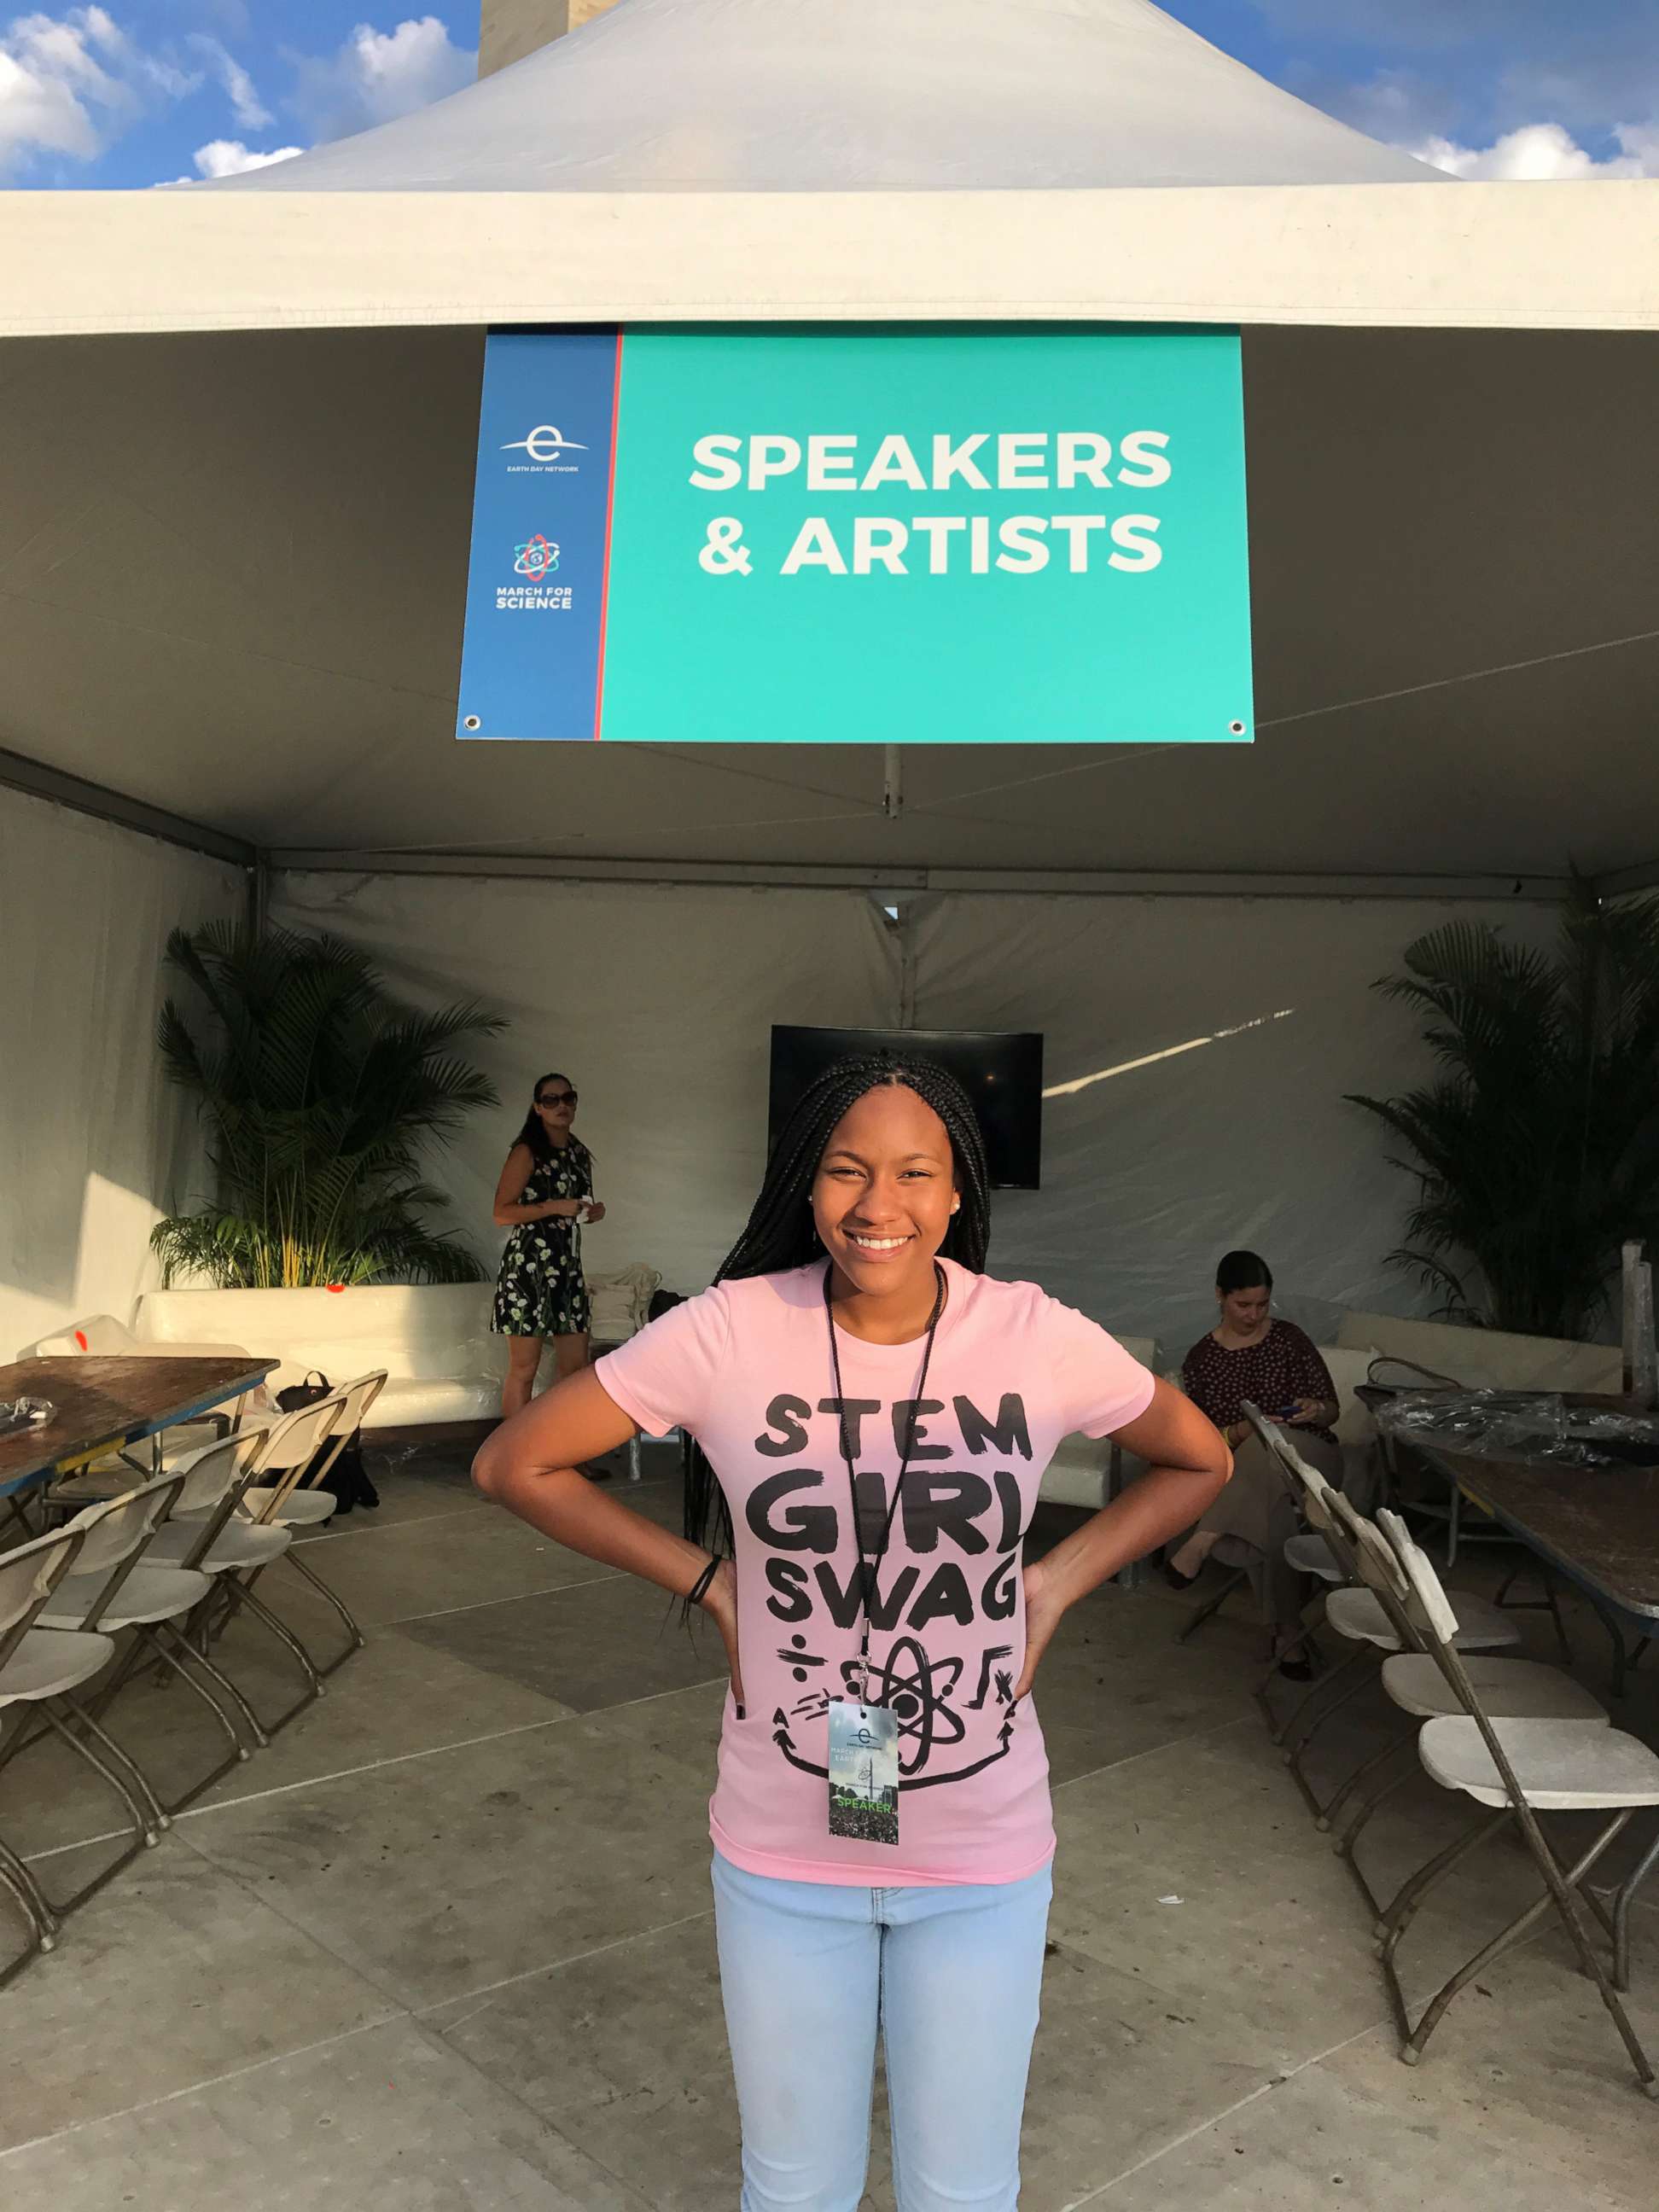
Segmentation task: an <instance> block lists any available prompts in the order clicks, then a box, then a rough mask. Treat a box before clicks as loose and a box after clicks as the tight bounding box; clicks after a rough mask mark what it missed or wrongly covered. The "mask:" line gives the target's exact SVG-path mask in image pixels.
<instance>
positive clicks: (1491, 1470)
mask: <svg viewBox="0 0 1659 2212" xmlns="http://www.w3.org/2000/svg"><path fill="white" fill-rule="evenodd" d="M1412 1444H1413V1449H1415V1450H1418V1451H1420V1452H1422V1453H1423V1454H1424V1455H1425V1456H1426V1457H1427V1458H1429V1459H1431V1460H1432V1461H1433V1462H1435V1464H1436V1465H1437V1467H1438V1468H1440V1470H1441V1472H1442V1473H1443V1474H1444V1475H1445V1476H1446V1478H1447V1479H1448V1480H1449V1481H1451V1482H1453V1483H1455V1485H1456V1486H1457V1487H1458V1488H1459V1489H1460V1490H1461V1491H1462V1492H1463V1495H1464V1496H1465V1497H1466V1498H1471V1499H1472V1500H1473V1501H1474V1504H1477V1505H1479V1506H1480V1507H1482V1508H1483V1509H1484V1510H1486V1512H1488V1513H1490V1514H1491V1515H1492V1518H1493V1520H1495V1521H1496V1522H1498V1524H1499V1525H1500V1526H1501V1527H1502V1528H1506V1529H1507V1530H1508V1531H1509V1533H1510V1535H1512V1536H1514V1537H1516V1538H1517V1539H1518V1540H1519V1541H1520V1542H1522V1543H1523V1544H1525V1545H1526V1546H1527V1547H1528V1550H1530V1551H1532V1552H1534V1553H1537V1555H1538V1557H1539V1558H1540V1559H1542V1560H1544V1561H1545V1562H1546V1563H1547V1565H1550V1566H1552V1567H1553V1568H1554V1569H1555V1570H1556V1571H1557V1573H1558V1574H1560V1575H1562V1576H1564V1577H1565V1578H1566V1580H1567V1581H1568V1582H1570V1583H1572V1584H1573V1585H1574V1587H1575V1588H1576V1589H1579V1590H1582V1591H1583V1595H1584V1596H1585V1597H1586V1598H1587V1599H1588V1600H1589V1603H1590V1605H1591V1607H1593V1609H1594V1610H1595V1614H1596V1616H1597V1618H1598V1619H1599V1620H1601V1624H1602V1626H1604V1627H1605V1628H1606V1630H1607V1633H1608V1635H1609V1636H1610V1637H1611V1638H1612V1639H1613V1692H1614V1694H1615V1695H1622V1694H1623V1692H1624V1686H1625V1669H1626V1666H1627V1665H1628V1664H1629V1663H1630V1660H1631V1656H1632V1654H1631V1653H1630V1651H1629V1650H1627V1648H1626V1640H1625V1639H1626V1636H1627V1635H1628V1636H1630V1637H1632V1638H1634V1639H1635V1641H1636V1646H1637V1650H1638V1652H1639V1651H1640V1650H1641V1647H1642V1645H1643V1644H1645V1643H1646V1642H1647V1641H1648V1640H1649V1638H1651V1637H1654V1636H1659V1467H1629V1466H1622V1465H1617V1466H1613V1467H1563V1466H1559V1465H1552V1464H1551V1463H1550V1462H1547V1461H1537V1460H1513V1459H1480V1458H1476V1457H1474V1456H1473V1455H1471V1454H1469V1453H1467V1452H1457V1451H1449V1450H1447V1449H1445V1448H1444V1446H1443V1445H1440V1444H1436V1443H1429V1442H1428V1441H1426V1439H1425V1438H1424V1437H1421V1436H1414V1437H1413V1438H1412Z"/></svg>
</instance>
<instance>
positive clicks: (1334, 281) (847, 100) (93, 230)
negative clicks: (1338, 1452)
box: [0, 0, 1659, 335]
mask: <svg viewBox="0 0 1659 2212" xmlns="http://www.w3.org/2000/svg"><path fill="white" fill-rule="evenodd" d="M1424 185H1438V186H1440V187H1441V189H1438V190H1436V191H1425V190H1422V189H1420V187H1421V186H1424ZM1656 249H1659V184H1651V183H1644V182H1629V183H1620V184H1608V185H1601V186H1598V188H1597V190H1596V191H1595V193H1593V194H1591V193H1586V192H1583V191H1579V190H1578V189H1577V188H1576V187H1574V186H1571V185H1556V186H1547V185H1534V186H1529V187H1528V188H1527V190H1526V191H1524V192H1521V191H1516V189H1515V188H1514V187H1511V186H1504V185H1463V186H1458V187H1453V186H1452V185H1450V184H1449V180H1447V179H1443V178H1441V177H1440V176H1438V174H1437V173H1436V172H1435V171H1434V170H1432V169H1430V168H1427V167H1424V166H1423V165H1422V164H1420V163H1419V162H1417V161H1413V160H1411V159H1410V158H1409V157H1408V156H1407V155H1402V154H1401V153H1399V152H1398V151H1396V150H1395V149H1391V148H1389V147H1384V146H1379V145H1377V144H1376V143H1373V142H1372V141H1370V140H1369V139H1367V138H1365V137H1362V136H1361V135H1360V134H1359V133H1358V132H1357V131H1351V130H1348V129H1346V127H1345V126H1344V125H1341V124H1339V123H1337V122H1335V121H1334V120H1333V119H1332V118H1330V117H1328V116H1326V115H1322V114H1321V113H1320V112H1318V111H1317V110H1316V109H1314V108H1311V107H1309V106H1306V105H1305V104H1304V103H1303V102H1302V101H1300V100H1295V99H1293V98H1292V97H1291V95H1290V94H1287V93H1285V92H1282V91H1280V90H1279V88H1277V87H1275V86H1273V85H1270V84H1267V83H1266V82H1263V81H1262V80H1261V78H1259V77H1257V76H1255V75H1254V74H1253V73H1252V72H1251V71H1249V70H1246V69H1244V68H1243V67H1241V66H1240V64H1237V63H1236V62H1234V61H1231V60H1230V59H1229V58H1227V57H1226V56H1225V55H1224V54H1222V53H1219V52H1217V50H1216V49H1215V48H1214V47H1212V46H1208V45H1206V43H1205V41H1204V40H1201V39H1200V38H1198V37H1197V36H1195V34H1194V33H1192V32H1190V31H1188V29H1186V28H1185V27H1183V26H1182V25H1181V24H1178V23H1176V22H1174V21H1171V20H1170V18H1169V17H1168V16H1166V15H1164V14H1162V12H1161V11H1160V10H1158V9H1156V8H1154V7H1152V6H1151V5H1150V4H1149V0H836V5H835V6H834V7H833V8H826V7H824V6H823V4H821V0H622V4H621V5H619V6H617V7H616V8H614V9H611V11H610V13H608V14H607V15H605V16H603V17H601V18H599V20H598V21H593V22H590V23H589V24H587V25H586V27H584V28H583V29H581V30H580V31H578V32H575V33H573V34H572V35H571V36H569V37H568V38H563V39H560V40H557V41H556V42H555V44H553V45H552V46H548V47H544V48H543V49H542V50H540V51H539V52H535V53H532V54H530V55H528V56H526V58H525V59H524V60H522V61H520V62H519V63H517V64H514V65H513V67H511V68H509V69H507V70H502V71H501V72H500V73H499V74H498V75H496V76H491V77H489V78H487V79H486V80H485V81H483V82H481V83H479V84H477V85H476V86H472V87H471V88H468V89H467V90H465V91H464V92H460V93H457V94H454V95H453V97H452V98H451V99H449V100H443V101H441V102H439V103H438V104H437V105H435V106H433V107H431V108H428V109H426V110H424V111H422V112H420V113H418V114H415V115H411V116H407V117H404V118H402V119H401V120H399V121H398V122H395V123H391V124H387V125H384V126H383V127H381V128H380V129H379V130H375V131H366V132H364V133H363V134H362V136H361V137H356V138H351V139H347V140H343V141H342V142H340V143H337V144H335V145H331V146H327V147H323V148H320V149H317V150H316V151H314V152H313V153H311V154H308V155H305V156H303V157H302V158H301V159H299V160H297V161H288V162H283V163H278V164H276V165H275V166H274V167H267V168H264V169H260V170H258V171H256V172H253V173H250V174H249V175H247V176H245V177H242V178H238V179H226V180H224V181H223V182H222V183H220V184H217V185H211V186H208V185H202V186H195V187H191V188H189V189H185V190H176V191H167V192H160V193H155V192H151V193H126V194H112V193H107V192H97V193H64V192H34V193H21V194H16V195H13V196H11V197H10V198H9V201H8V202H7V203H6V204H4V207H3V213H0V254H3V258H4V260H5V263H6V264H7V265H8V279H9V281H8V282H7V283H6V284H5V285H3V286H0V334H4V333H5V332H7V331H10V332H14V333H17V334H20V335H21V334H24V333H38V334H48V333H62V332H68V331H118V330H199V329H260V330H266V329H285V328H295V327H304V326H307V325H330V326H339V325H346V324H379V323H400V324H407V323H426V324H467V325H480V324H485V323H490V322H495V323H506V322H537V321H559V320H566V321H592V322H602V321H606V320H617V319H622V320H632V321H641V320H647V319H652V318H658V319H683V318H688V317H689V318H719V319H727V320H732V321H753V322H763V321H774V320H778V319H789V318H792V317H805V318H809V319H817V318H829V319H855V318H857V317H860V316H868V317H876V318H898V317H905V318H911V319H941V318H949V317H951V316H963V317H970V318H971V317H987V318H989V319H1022V318H1025V319H1064V318H1068V317H1070V318H1079V319H1105V320H1112V319H1129V320H1147V319H1164V320H1172V321H1182V322H1194V321H1197V322H1204V321H1211V322H1240V323H1251V324H1265V323H1273V322H1310V323H1327V324H1330V323H1345V322H1354V323H1360V324H1369V325H1375V324H1402V323H1415V324H1423V325H1457V326H1462V327H1465V328H1468V327H1475V326H1479V325H1499V326H1510V327H1516V326H1518V327H1532V328H1548V327H1553V326H1558V325H1565V326H1577V327H1584V328H1601V329H1631V328H1641V329H1651V328H1653V327H1654V326H1655V324H1656V320H1659V295H1656V292H1655V289H1654V286H1653V283H1652V281H1651V279H1652V270H1653V268H1654V266H1655V265H1656V260H1659V251H1656Z"/></svg>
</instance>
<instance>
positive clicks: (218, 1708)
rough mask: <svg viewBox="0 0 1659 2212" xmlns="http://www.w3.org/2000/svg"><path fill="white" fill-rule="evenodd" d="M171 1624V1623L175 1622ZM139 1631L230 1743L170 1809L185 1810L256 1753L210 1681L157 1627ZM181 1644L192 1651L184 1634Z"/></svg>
mask: <svg viewBox="0 0 1659 2212" xmlns="http://www.w3.org/2000/svg"><path fill="white" fill-rule="evenodd" d="M168 1625H169V1626H171V1624H168ZM139 1634H140V1635H141V1636H143V1638H145V1640H146V1641H147V1643H148V1644H149V1647H150V1649H151V1650H153V1651H154V1652H155V1655H156V1656H157V1657H158V1658H159V1659H163V1660H165V1661H166V1662H167V1666H168V1667H169V1668H171V1670H172V1671H173V1674H176V1675H177V1676H178V1677H179V1680H180V1681H182V1682H183V1683H185V1686H187V1688H188V1689H189V1690H190V1692H191V1695H192V1696H193V1697H195V1698H197V1699H200V1701H201V1702H202V1704H203V1705H205V1706H206V1707H207V1709H208V1711H210V1713H211V1714H212V1715H213V1717H214V1719H215V1720H216V1722H217V1723H218V1724H219V1726H220V1728H221V1729H222V1730H223V1731H224V1734H225V1736H226V1739H227V1740H228V1742H229V1745H230V1749H229V1752H228V1753H227V1755H226V1756H225V1757H224V1758H223V1759H221V1760H220V1762H219V1764H218V1765H217V1766H216V1767H215V1768H214V1769H213V1770H212V1771H211V1772H210V1773H208V1774H205V1775H204V1776H203V1778H202V1779H201V1780H200V1781H199V1782H198V1783H197V1784H195V1786H194V1787H193V1788H192V1789H191V1790H186V1791H185V1794H184V1796H182V1797H179V1798H175V1799H174V1801H173V1804H172V1805H171V1806H169V1808H168V1810H169V1811H170V1812H173V1813H178V1812H182V1811H183V1809H184V1808H185V1806H186V1805H191V1804H193V1803H194V1802H195V1801H196V1800H197V1798H198V1797H199V1796H201V1794H202V1792H203V1791H204V1790H209V1789H211V1788H212V1786H213V1784H215V1783H216V1781H218V1779H219V1778H220V1777H221V1776H222V1775H224V1774H228V1773H229V1771H230V1770H231V1768H232V1767H233V1766H234V1765H237V1764H238V1762H239V1761H240V1760H242V1759H247V1758H249V1757H251V1756H252V1754H251V1753H250V1752H249V1750H248V1747H247V1746H246V1744H245V1743H244V1742H243V1741H242V1739H241V1737H240V1735H238V1734H237V1732H236V1724H235V1723H234V1721H233V1720H232V1719H231V1717H230V1715H229V1714H228V1712H227V1711H225V1709H224V1707H223V1706H222V1705H221V1704H220V1703H219V1700H218V1699H217V1698H216V1697H215V1696H214V1694H213V1692H211V1691H210V1689H209V1688H208V1687H207V1686H206V1684H205V1683H204V1682H202V1681H199V1680H197V1676H196V1675H195V1674H194V1673H193V1672H192V1671H191V1668H189V1667H187V1666H186V1665H185V1662H184V1661H183V1660H182V1659H181V1658H179V1656H178V1654H177V1653H176V1652H173V1651H170V1650H168V1649H167V1645H166V1644H164V1643H163V1642H162V1640H161V1637H160V1636H158V1635H157V1634H156V1632H155V1630H154V1629H153V1628H149V1627H146V1628H143V1629H141V1630H140V1631H139ZM173 1634H174V1635H175V1636H178V1631H177V1630H176V1629H175V1630H173ZM179 1646H180V1649H181V1650H186V1651H188V1650H190V1647H189V1645H188V1644H185V1641H184V1638H182V1637H179ZM190 1656H191V1658H192V1659H195V1658H196V1657H197V1654H196V1653H195V1652H193V1651H191V1653H190Z"/></svg>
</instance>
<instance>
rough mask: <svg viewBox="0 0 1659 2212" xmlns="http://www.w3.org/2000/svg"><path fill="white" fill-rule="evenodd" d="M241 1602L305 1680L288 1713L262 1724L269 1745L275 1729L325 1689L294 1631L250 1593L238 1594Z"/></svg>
mask: <svg viewBox="0 0 1659 2212" xmlns="http://www.w3.org/2000/svg"><path fill="white" fill-rule="evenodd" d="M241 1602H242V1605H244V1606H246V1608H247V1610H248V1612H249V1613H251V1614H252V1616H253V1618H254V1620H258V1621H259V1622H261V1623H262V1624H263V1625H264V1626H265V1627H266V1628H268V1629H269V1630H270V1632H271V1634H272V1635H273V1636H274V1637H276V1638H277V1640H278V1641H279V1642H280V1643H282V1644H284V1645H285V1646H286V1647H287V1649H288V1650H289V1651H290V1652H292V1654H293V1655H294V1656H295V1659H297V1660H298V1661H299V1662H300V1669H301V1673H302V1674H304V1676H305V1678H306V1688H305V1691H304V1692H303V1693H302V1694H301V1696H300V1697H298V1698H296V1699H295V1701H294V1703H293V1704H292V1705H290V1706H289V1708H288V1711H286V1712H284V1713H280V1714H279V1715H278V1716H277V1717H276V1719H275V1720H274V1721H269V1722H267V1723H264V1725H265V1727H266V1729H268V1731H269V1734H268V1735H267V1737H266V1739H265V1740H266V1741H270V1736H272V1735H276V1733H277V1732H278V1730H279V1729H285V1728H286V1727H287V1726H288V1724H289V1722H290V1721H291V1720H295V1719H296V1718H297V1717H299V1715H300V1714H301V1713H302V1712H304V1711H305V1710H306V1708H307V1705H315V1703H316V1702H317V1700H318V1699H319V1698H321V1697H325V1696H326V1695H327V1694H328V1692H327V1686H326V1685H325V1682H324V1680H323V1678H322V1675H321V1674H320V1673H319V1671H318V1667H317V1662H316V1661H315V1660H314V1659H313V1657H312V1656H311V1654H310V1652H309V1651H307V1649H306V1647H305V1644H303V1642H302V1641H301V1638H299V1637H297V1636H296V1635H295V1633H294V1631H293V1630H292V1629H291V1628H290V1627H289V1625H288V1623H287V1622H286V1621H285V1620H283V1619H282V1618H281V1617H280V1615H278V1614H276V1613H273V1612H272V1611H271V1609H270V1607H269V1606H268V1605H267V1604H265V1602H264V1600H263V1599H262V1598H258V1597H255V1596H254V1595H253V1593H252V1590H247V1589H245V1590H244V1591H243V1592H242V1593H241ZM239 1610H240V1608H239Z"/></svg>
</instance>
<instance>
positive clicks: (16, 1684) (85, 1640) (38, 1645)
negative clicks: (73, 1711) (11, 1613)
mask: <svg viewBox="0 0 1659 2212" xmlns="http://www.w3.org/2000/svg"><path fill="white" fill-rule="evenodd" d="M114 1656H115V1645H114V1644H113V1643H112V1641H111V1639H110V1638H108V1637H107V1636H94V1634H92V1632H90V1631H89V1630H84V1629H75V1628H69V1629H46V1628H30V1629H26V1630H25V1631H24V1633H23V1639H22V1641H21V1644H19V1645H18V1647H17V1649H16V1650H15V1651H14V1652H13V1653H12V1655H11V1656H10V1658H9V1659H8V1660H7V1662H6V1663H5V1665H4V1666H3V1667H0V1705H11V1704H12V1703H14V1702H15V1700H16V1699H20V1698H21V1699H35V1698H57V1697H61V1696H62V1694H63V1692H64V1691H65V1690H73V1689H75V1688H76V1686H78V1685H79V1684H80V1683H82V1682H84V1681H86V1680H88V1677H89V1676H91V1675H94V1674H96V1673H97V1672H98V1670H99V1668H100V1667H103V1666H106V1665H107V1663H108V1662H109V1661H110V1660H111V1659H112V1658H113V1657H114Z"/></svg>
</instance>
